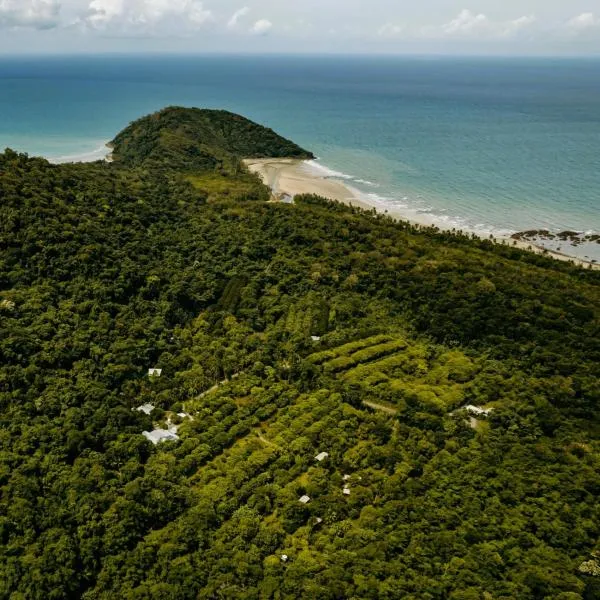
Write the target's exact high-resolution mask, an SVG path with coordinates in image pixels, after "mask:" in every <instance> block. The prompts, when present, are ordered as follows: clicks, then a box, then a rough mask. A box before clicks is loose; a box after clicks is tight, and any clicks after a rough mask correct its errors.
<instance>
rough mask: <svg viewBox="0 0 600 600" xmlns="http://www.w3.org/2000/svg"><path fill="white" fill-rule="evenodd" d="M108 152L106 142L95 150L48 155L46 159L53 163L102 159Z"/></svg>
mask: <svg viewBox="0 0 600 600" xmlns="http://www.w3.org/2000/svg"><path fill="white" fill-rule="evenodd" d="M109 154H110V149H109V148H108V147H107V146H106V144H102V145H101V146H99V147H98V148H96V149H95V150H90V151H88V152H82V153H80V154H71V155H66V156H50V157H48V160H49V161H50V162H51V163H54V164H60V163H69V162H74V163H77V162H94V161H97V160H104V159H106V157H107V156H108V155H109Z"/></svg>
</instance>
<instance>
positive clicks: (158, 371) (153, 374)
mask: <svg viewBox="0 0 600 600" xmlns="http://www.w3.org/2000/svg"><path fill="white" fill-rule="evenodd" d="M148 375H150V377H160V376H161V375H162V369H156V368H154V369H148Z"/></svg>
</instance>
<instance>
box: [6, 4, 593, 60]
mask: <svg viewBox="0 0 600 600" xmlns="http://www.w3.org/2000/svg"><path fill="white" fill-rule="evenodd" d="M84 52H88V53H97V52H136V53H137V52H148V53H150V52H152V53H156V52H192V53H207V52H218V53H222V52H232V53H245V52H248V53H270V52H271V53H331V52H333V53H365V54H375V53H384V54H388V53H392V54H436V55H439V54H459V55H465V54H467V55H469V54H474V55H511V54H515V55H552V56H557V55H600V1H599V0H569V1H568V2H566V1H565V0H419V1H418V2H415V1H414V0H202V1H200V0H0V53H2V54H16V53H27V54H30V53H84Z"/></svg>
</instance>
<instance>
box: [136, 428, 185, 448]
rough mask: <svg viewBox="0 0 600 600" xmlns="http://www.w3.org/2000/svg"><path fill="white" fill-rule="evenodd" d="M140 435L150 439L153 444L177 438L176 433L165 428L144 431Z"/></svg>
mask: <svg viewBox="0 0 600 600" xmlns="http://www.w3.org/2000/svg"><path fill="white" fill-rule="evenodd" d="M142 435H143V436H144V437H145V438H146V439H147V440H150V441H151V442H152V443H153V444H154V445H155V446H156V445H157V444H160V442H166V441H175V440H178V439H179V436H178V435H177V434H176V433H172V432H170V431H167V430H166V429H155V430H154V431H144V432H142Z"/></svg>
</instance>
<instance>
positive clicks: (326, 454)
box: [315, 452, 329, 462]
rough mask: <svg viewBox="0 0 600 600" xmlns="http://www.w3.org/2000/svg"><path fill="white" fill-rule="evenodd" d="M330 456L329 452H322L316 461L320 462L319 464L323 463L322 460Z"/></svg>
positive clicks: (316, 457)
mask: <svg viewBox="0 0 600 600" xmlns="http://www.w3.org/2000/svg"><path fill="white" fill-rule="evenodd" d="M328 456H329V453H328V452H320V453H319V454H317V455H316V456H315V460H318V461H319V462H321V461H322V460H325V459H326V458H327V457H328Z"/></svg>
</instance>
